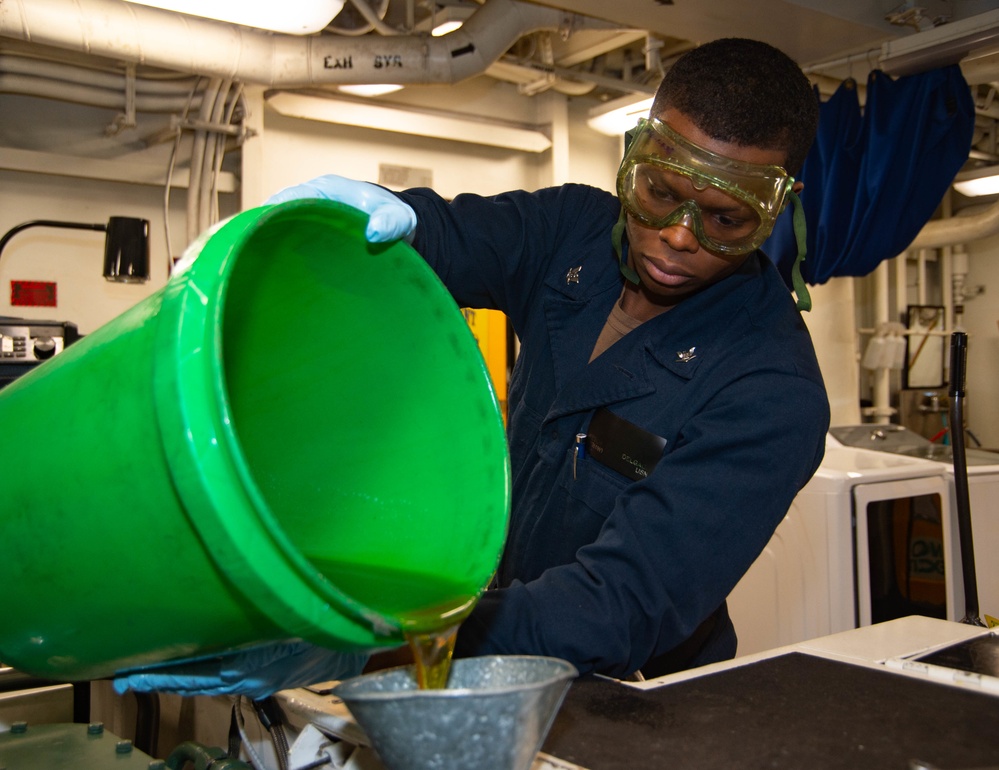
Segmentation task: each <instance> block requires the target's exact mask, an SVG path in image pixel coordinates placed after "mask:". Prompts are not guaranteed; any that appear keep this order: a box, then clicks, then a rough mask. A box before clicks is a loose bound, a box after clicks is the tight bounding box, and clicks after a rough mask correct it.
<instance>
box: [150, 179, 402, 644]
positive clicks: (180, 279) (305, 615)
mask: <svg viewBox="0 0 999 770" xmlns="http://www.w3.org/2000/svg"><path fill="white" fill-rule="evenodd" d="M331 212H334V213H335V214H336V216H335V217H330V216H329V215H330V213H331ZM303 216H306V217H311V216H323V217H324V222H327V220H328V221H329V223H330V224H331V225H333V224H335V225H336V226H338V227H340V228H342V229H343V230H344V232H345V233H347V234H348V235H349V236H350V237H352V238H354V239H356V240H364V234H363V233H364V227H365V225H366V223H367V216H366V215H365V214H363V213H362V212H360V211H358V210H356V209H353V208H351V207H349V206H346V205H344V204H340V203H336V202H333V201H325V200H316V199H302V200H294V201H289V202H286V203H281V204H276V205H271V206H262V207H258V208H254V209H248V210H246V211H244V212H241V213H239V214H237V215H235V216H233V217H231V218H229V219H227V220H224V221H223V222H220V223H219V224H218V225H216V226H215V227H213V228H211V229H210V230H208V231H206V233H204V234H203V235H202V236H201V237H199V239H198V240H196V241H195V242H194V243H192V245H191V246H190V247H189V249H188V251H187V252H186V253H185V257H184V258H183V259H182V260H181V265H180V268H179V270H178V271H177V272H176V273H175V274H174V275H173V276H171V278H170V281H169V282H168V284H167V287H166V288H165V294H164V300H163V303H162V308H161V316H162V318H161V323H160V326H159V328H158V330H157V332H158V336H159V337H160V339H158V340H157V346H156V350H157V358H156V361H155V362H154V367H155V368H156V369H157V370H159V371H158V372H157V373H156V374H155V375H154V387H155V391H156V392H155V398H156V401H157V403H158V406H159V408H158V409H157V416H158V419H159V423H160V426H159V427H160V430H161V435H162V438H163V442H164V448H165V450H166V452H167V453H168V455H170V456H171V457H172V458H173V459H174V460H175V463H171V474H172V475H173V476H174V481H175V484H176V485H177V487H178V490H179V492H180V496H181V499H182V500H183V502H184V505H185V508H194V509H196V510H197V515H191V512H190V511H188V516H189V519H190V521H191V523H192V525H193V526H194V528H195V529H196V530H197V531H198V533H199V535H200V536H201V538H202V540H203V541H204V543H205V544H206V551H207V552H208V553H209V554H210V555H211V558H212V559H213V560H214V562H215V564H216V565H217V566H218V567H219V569H221V570H222V572H223V573H224V574H226V575H227V576H228V577H229V578H230V581H231V582H232V584H233V585H234V587H235V588H236V589H237V590H239V591H240V592H242V593H243V594H244V595H245V596H247V597H248V599H250V600H251V602H252V603H253V604H254V605H256V606H257V607H258V608H259V609H261V610H262V611H263V612H264V614H265V615H266V616H267V617H268V618H270V620H271V621H273V622H274V623H275V624H276V628H275V636H274V638H275V639H278V638H291V637H295V636H296V635H297V636H300V637H301V638H304V639H307V640H308V641H311V642H314V643H319V644H323V643H325V644H334V645H336V646H337V647H339V648H344V647H348V646H351V645H353V646H356V647H360V648H365V647H371V646H372V645H373V644H385V643H387V642H391V641H401V639H402V629H401V627H399V626H398V625H397V624H395V623H394V622H393V621H392V619H391V618H389V617H387V616H386V615H384V614H382V613H380V612H378V611H376V610H374V609H372V608H370V607H367V606H366V605H364V604H362V603H361V602H359V601H357V600H356V599H354V598H353V597H351V596H350V595H349V594H347V593H345V592H344V591H342V590H340V589H339V588H338V587H337V586H336V585H334V584H333V583H332V582H331V581H328V580H324V579H320V577H319V575H318V573H317V570H316V569H315V567H314V566H313V565H312V563H311V562H310V561H309V559H308V558H307V557H306V556H305V555H304V554H302V553H301V552H300V551H299V549H298V548H297V547H296V546H295V545H294V544H293V543H292V542H291V540H290V539H289V537H288V535H287V534H286V533H285V531H284V529H283V527H282V526H281V525H280V523H279V522H278V520H277V519H276V517H275V516H274V514H273V512H272V511H271V509H270V506H269V505H268V504H267V502H266V500H265V498H264V496H263V494H262V493H261V491H260V488H259V486H258V484H257V483H256V481H255V480H254V479H253V478H252V476H251V475H250V474H249V473H248V472H247V471H246V468H247V461H246V457H245V454H244V451H243V448H242V446H241V444H240V441H239V438H238V436H237V435H236V433H235V431H234V430H233V425H232V419H231V418H232V415H231V411H230V407H229V404H228V402H227V399H226V398H225V396H224V395H223V394H224V393H226V392H227V388H226V382H225V372H224V368H225V365H224V358H223V351H222V338H223V337H224V334H221V333H216V331H215V330H216V329H219V328H221V324H222V321H223V319H222V315H223V313H224V310H225V298H226V294H227V291H228V288H229V284H230V279H231V275H232V271H233V269H234V266H235V263H236V258H237V256H238V253H239V251H240V249H241V248H242V247H244V246H246V245H247V243H248V242H249V241H250V240H251V239H253V238H255V237H259V234H260V231H261V229H262V228H265V227H269V226H273V225H274V224H275V223H282V222H287V221H288V220H289V219H294V218H298V217H303ZM393 246H396V245H393ZM398 247H399V248H402V247H404V248H407V249H408V248H409V247H408V246H405V245H398ZM192 252H194V253H196V256H197V258H196V259H194V258H193V257H190V258H189V256H188V255H189V254H191V253H192ZM206 349H207V350H206ZM190 350H197V351H199V353H201V355H187V354H186V351H190ZM205 353H207V355H205ZM206 362H207V364H206ZM219 476H222V477H226V478H233V477H236V478H238V479H239V481H240V483H239V484H211V483H208V481H207V479H209V478H218V477H219ZM222 511H224V512H226V513H225V515H223V514H221V513H220V512H222ZM237 512H238V514H239V516H238V518H239V522H238V525H237V524H236V522H235V519H236V518H237V515H236V514H237ZM235 543H239V545H240V547H238V548H237V547H235V545H234V544H235ZM275 543H276V544H277V545H278V548H274V547H273V545H274V544H275ZM209 544H211V545H210V547H207V546H208V545H209ZM278 587H280V590H278Z"/></svg>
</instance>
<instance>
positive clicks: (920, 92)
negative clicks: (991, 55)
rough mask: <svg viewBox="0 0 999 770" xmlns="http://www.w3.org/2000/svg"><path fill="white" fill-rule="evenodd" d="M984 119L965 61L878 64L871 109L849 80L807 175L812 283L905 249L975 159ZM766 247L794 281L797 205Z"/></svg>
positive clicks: (862, 269) (865, 269)
mask: <svg viewBox="0 0 999 770" xmlns="http://www.w3.org/2000/svg"><path fill="white" fill-rule="evenodd" d="M974 124H975V103H974V100H973V98H972V96H971V92H970V90H969V88H968V84H967V82H966V81H965V79H964V76H963V75H962V74H961V69H960V67H959V66H958V65H956V64H954V65H950V66H948V67H942V68H940V69H936V70H931V71H929V72H923V73H919V74H917V75H909V76H906V77H901V78H898V79H892V78H891V76H889V75H886V74H885V73H884V72H881V71H880V70H875V71H873V72H871V74H870V76H869V77H868V79H867V103H866V105H865V107H864V109H863V110H861V108H860V102H859V99H858V97H857V88H856V83H854V82H853V81H851V80H847V81H844V82H843V83H842V84H841V85H840V87H839V88H838V89H837V90H836V93H834V94H833V95H832V97H831V98H830V99H829V100H828V101H826V102H825V103H823V104H821V105H820V107H819V129H818V135H817V136H816V139H815V144H813V145H812V149H811V151H810V152H809V154H808V158H807V159H806V160H805V165H804V168H803V169H802V171H801V175H800V179H801V181H802V183H803V184H804V189H803V190H802V192H801V203H802V206H803V207H804V210H805V218H806V222H807V226H808V237H807V247H808V253H807V256H806V257H805V262H804V264H803V265H802V276H803V277H804V279H805V281H806V282H807V283H810V284H813V285H816V284H822V283H825V282H826V281H828V280H829V279H830V278H832V277H835V276H863V275H867V274H869V273H871V272H872V271H873V270H874V268H876V267H877V266H878V264H880V263H881V262H882V261H883V260H885V259H890V258H892V257H894V256H897V255H898V254H900V253H902V252H903V251H905V249H906V248H907V247H908V246H909V244H910V243H912V241H913V239H914V238H915V237H916V235H918V234H919V231H920V230H921V229H922V228H923V225H925V224H926V223H927V222H928V221H929V220H930V217H932V216H933V212H934V211H935V210H936V208H937V206H938V205H939V204H940V201H941V199H942V198H943V196H944V193H945V192H946V191H947V188H948V187H949V186H950V183H951V182H952V181H953V179H954V175H955V174H956V173H957V172H958V171H959V170H960V168H961V166H962V165H963V164H964V162H965V161H966V160H967V158H968V152H969V150H970V149H971V139H972V132H973V130H974ZM789 208H790V207H789ZM763 250H764V251H765V252H766V253H767V254H768V255H769V256H770V258H771V259H772V260H773V261H774V263H775V264H776V265H777V267H778V268H779V269H780V271H781V274H782V275H783V276H784V280H785V281H786V282H787V284H788V286H790V285H791V280H790V275H791V266H792V264H793V263H794V258H795V255H796V254H797V246H796V244H795V240H794V232H793V230H792V226H791V212H790V210H788V211H785V212H784V213H783V214H782V215H781V216H780V217H779V218H778V220H777V223H776V225H775V227H774V231H773V233H772V234H771V236H770V238H769V239H768V240H767V242H766V243H765V244H764V245H763Z"/></svg>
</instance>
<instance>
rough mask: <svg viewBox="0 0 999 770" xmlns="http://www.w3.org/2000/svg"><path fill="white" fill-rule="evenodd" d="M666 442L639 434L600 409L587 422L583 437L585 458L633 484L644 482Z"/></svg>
mask: <svg viewBox="0 0 999 770" xmlns="http://www.w3.org/2000/svg"><path fill="white" fill-rule="evenodd" d="M665 448H666V439H664V438H663V437H662V436H657V435H656V434H655V433H649V432H648V431H646V430H642V429H641V428H639V427H638V426H637V425H634V424H633V423H630V422H628V421H627V420H623V419H621V418H620V417H618V416H617V415H616V414H614V413H613V412H612V411H610V410H609V409H605V408H603V407H601V408H600V409H598V410H597V411H596V412H595V413H594V415H593V419H592V420H591V421H590V428H589V433H588V435H587V437H586V451H587V452H588V453H589V455H590V456H591V457H592V458H593V459H594V460H596V461H597V462H599V463H600V464H601V465H605V466H607V467H608V468H610V469H611V470H615V471H617V472H618V473H620V474H621V475H623V476H627V477H628V478H629V479H632V480H634V481H641V480H642V479H644V478H646V477H647V476H648V475H649V474H650V473H652V469H653V468H655V467H656V463H658V462H659V459H660V458H661V457H662V454H663V449H665Z"/></svg>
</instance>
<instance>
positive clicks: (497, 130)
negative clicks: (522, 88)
mask: <svg viewBox="0 0 999 770" xmlns="http://www.w3.org/2000/svg"><path fill="white" fill-rule="evenodd" d="M267 104H268V105H269V106H270V107H272V108H273V109H275V110H277V112H279V113H280V114H281V115H285V116H287V117H291V118H304V119H306V120H319V121H323V122H326V123H336V124H339V125H343V126H356V127H359V128H365V129H378V130H381V131H395V132H397V133H401V134H409V135H411V136H428V137H432V138H435V139H448V140H451V141H455V142H470V143H472V144H481V145H485V146H489V147H503V148H505V149H510V150H520V151H521V152H544V151H545V150H547V149H549V148H550V147H551V146H552V140H551V139H550V138H549V137H548V136H546V134H545V133H544V131H543V128H542V127H529V126H523V125H520V124H513V123H509V122H506V121H500V120H485V119H481V118H475V117H472V116H464V115H461V114H459V113H456V112H443V111H439V110H427V109H420V108H416V107H403V106H401V105H387V104H377V103H372V102H366V101H362V100H360V99H356V100H354V99H350V97H344V98H342V99H337V98H335V97H330V96H328V95H325V94H316V95H312V94H302V93H289V92H286V91H277V92H275V93H273V94H270V95H268V96H267Z"/></svg>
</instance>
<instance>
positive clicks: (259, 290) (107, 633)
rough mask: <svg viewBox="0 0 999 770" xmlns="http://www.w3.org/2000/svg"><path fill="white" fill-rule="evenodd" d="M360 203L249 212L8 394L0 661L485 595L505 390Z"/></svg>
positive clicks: (218, 640) (134, 647) (297, 629)
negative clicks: (384, 241) (500, 392)
mask: <svg viewBox="0 0 999 770" xmlns="http://www.w3.org/2000/svg"><path fill="white" fill-rule="evenodd" d="M366 221H367V219H366V217H365V216H364V215H363V214H361V213H360V212H357V211H355V210H354V209H351V208H348V207H345V206H341V205H339V204H335V203H329V202H321V201H294V202H291V203H286V204H282V205H278V206H271V207H263V208H259V209H253V210H249V211H246V212H244V213H242V214H239V215H237V216H235V217H233V218H232V219H230V220H227V221H226V222H224V223H222V224H221V225H220V226H218V227H216V228H214V229H213V230H212V231H210V232H209V233H206V234H205V235H204V236H202V238H200V239H199V241H198V242H197V243H195V244H194V245H192V247H191V248H190V249H189V251H188V254H187V255H185V259H184V260H183V262H182V267H181V268H180V269H179V270H178V271H177V272H175V274H174V275H173V276H172V277H171V278H170V280H169V281H168V283H167V285H166V286H165V287H164V288H163V289H161V290H160V291H158V292H157V293H155V294H153V295H151V296H150V297H148V298H147V299H146V300H143V301H142V302H140V303H139V304H137V305H136V306H134V307H133V308H132V309H130V310H129V311H127V312H125V313H124V314H122V315H121V316H119V317H118V318H116V319H114V320H112V321H111V322H110V323H108V324H106V325H105V326H103V327H101V328H100V329H98V330H96V331H95V332H93V333H92V334H88V335H86V336H85V337H84V338H83V339H82V340H80V341H79V342H77V343H76V344H74V345H72V346H70V347H69V348H67V349H66V350H65V351H64V352H62V353H60V354H59V355H58V356H56V357H54V358H53V359H51V360H50V361H48V362H46V363H44V364H42V365H40V366H39V367H37V368H36V369H35V370H34V371H32V372H31V373H29V374H27V375H25V376H24V377H22V378H20V379H18V380H17V381H16V382H14V383H13V384H11V385H9V386H8V387H7V388H5V389H3V390H2V391H0V425H2V426H3V429H4V434H5V435H6V436H7V440H8V446H9V448H10V450H11V451H10V457H11V460H12V462H11V463H10V468H11V469H12V471H13V472H8V473H6V474H5V478H4V485H3V487H4V489H3V495H2V496H0V542H3V544H4V545H3V547H4V558H3V559H0V584H2V585H4V586H5V588H6V591H5V594H6V595H5V598H4V602H3V613H2V622H0V661H2V662H3V663H4V664H6V665H9V666H13V667H14V668H16V669H19V670H21V671H24V672H26V673H30V674H34V675H38V676H43V677H49V678H58V679H65V680H76V679H93V678H100V677H106V676H110V675H114V674H116V673H120V672H122V671H126V670H129V669H134V668H137V667H141V666H148V665H151V664H156V663H160V662H165V661H181V660H190V659H196V658H202V657H206V656H210V655H215V654H218V653H220V652H226V651H230V650H235V649H240V648H245V647H249V646H253V645H256V644H260V643H264V642H269V641H277V640H287V639H304V640H306V641H309V642H312V643H314V644H317V645H321V646H325V647H330V648H335V649H353V650H358V649H369V648H375V647H381V646H389V645H393V644H396V643H399V642H400V641H401V640H402V638H403V636H402V631H403V627H404V626H407V625H408V627H411V628H414V629H416V630H419V627H420V624H421V623H423V624H427V623H431V624H432V623H433V622H434V619H435V617H439V615H440V612H441V611H442V610H447V609H454V608H456V607H458V606H459V605H460V604H461V603H462V602H463V601H465V602H467V601H468V600H470V599H474V597H476V596H478V595H479V594H480V593H481V591H482V590H483V589H484V587H485V586H486V584H487V583H488V582H489V579H490V577H491V576H492V574H493V572H494V571H495V569H496V566H497V564H498V561H499V556H500V553H501V551H502V547H503V542H504V538H505V535H506V528H507V521H508V514H509V465H508V457H507V449H506V442H505V436H504V429H503V422H502V417H501V414H500V411H499V407H498V404H497V401H496V397H495V393H494V391H493V389H492V386H491V384H490V380H489V376H488V372H487V370H486V366H485V363H484V362H483V360H482V357H481V355H480V353H479V350H478V347H477V345H476V343H475V339H474V338H473V336H472V334H471V332H470V330H469V329H468V326H467V325H466V323H465V321H464V318H463V316H462V314H461V311H460V309H459V308H458V307H457V306H456V305H455V303H454V301H453V300H452V298H451V297H450V295H449V294H448V293H447V290H446V289H445V288H444V286H443V285H442V284H441V283H440V281H439V280H438V278H437V276H436V275H435V274H434V273H433V272H432V271H431V270H430V268H429V267H428V266H427V265H426V263H425V262H424V261H423V260H422V259H421V258H420V257H419V255H417V254H416V253H415V252H414V251H413V250H412V249H410V248H409V247H408V246H407V245H405V244H402V243H395V244H391V245H373V244H368V243H367V242H366V241H365V239H364V226H365V224H366ZM193 255H197V259H196V260H193V261H190V260H189V259H188V257H190V256H193ZM428 628H429V626H428Z"/></svg>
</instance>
